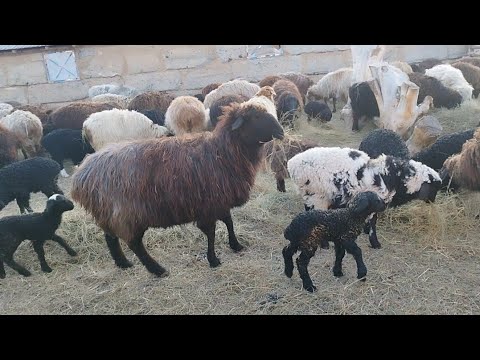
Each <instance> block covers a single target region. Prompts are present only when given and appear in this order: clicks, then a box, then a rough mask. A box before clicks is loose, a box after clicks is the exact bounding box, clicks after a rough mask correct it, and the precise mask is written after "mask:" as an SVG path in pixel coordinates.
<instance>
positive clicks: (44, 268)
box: [42, 266, 53, 273]
mask: <svg viewBox="0 0 480 360" xmlns="http://www.w3.org/2000/svg"><path fill="white" fill-rule="evenodd" d="M42 271H43V272H46V273H51V272H52V271H53V270H52V268H51V267H50V266H44V267H43V268H42Z"/></svg>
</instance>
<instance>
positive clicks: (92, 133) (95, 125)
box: [83, 109, 168, 151]
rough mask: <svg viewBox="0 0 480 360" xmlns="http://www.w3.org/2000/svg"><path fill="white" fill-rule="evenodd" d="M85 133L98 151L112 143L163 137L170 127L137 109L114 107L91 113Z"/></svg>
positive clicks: (86, 123)
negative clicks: (156, 121) (157, 122)
mask: <svg viewBox="0 0 480 360" xmlns="http://www.w3.org/2000/svg"><path fill="white" fill-rule="evenodd" d="M83 134H84V136H85V138H86V139H87V140H88V141H89V143H90V145H91V146H92V148H93V149H94V150H95V151H98V150H100V149H101V148H103V147H104V146H105V145H107V144H110V143H118V142H121V141H131V140H140V139H151V138H158V137H162V136H165V135H167V134H168V129H167V128H166V127H164V126H160V125H156V124H154V123H153V121H152V120H150V119H149V118H148V117H146V116H145V115H143V114H141V113H139V112H137V111H133V110H120V109H112V110H105V111H101V112H97V113H94V114H92V115H90V116H89V117H88V118H87V120H85V122H84V123H83Z"/></svg>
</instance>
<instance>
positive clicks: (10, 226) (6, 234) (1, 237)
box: [0, 194, 77, 279]
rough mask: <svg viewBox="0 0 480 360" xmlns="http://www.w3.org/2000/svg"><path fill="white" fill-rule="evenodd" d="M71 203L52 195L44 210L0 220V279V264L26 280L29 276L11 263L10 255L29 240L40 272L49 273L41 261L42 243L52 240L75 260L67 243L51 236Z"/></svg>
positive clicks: (0, 276)
mask: <svg viewBox="0 0 480 360" xmlns="http://www.w3.org/2000/svg"><path fill="white" fill-rule="evenodd" d="M73 207H74V205H73V203H72V202H71V201H70V200H68V199H67V198H66V197H65V196H63V195H60V194H54V195H52V196H51V197H50V198H49V199H48V200H47V206H46V207H45V210H44V211H43V212H41V213H33V214H27V215H14V216H6V217H4V218H2V219H0V279H4V278H5V275H6V274H5V267H4V263H5V264H7V265H8V266H10V267H11V268H12V269H13V270H15V271H17V272H18V273H19V274H20V275H23V276H30V275H31V273H30V271H28V270H27V269H25V268H24V267H23V266H22V265H20V264H19V263H17V262H16V261H15V260H14V259H13V254H14V253H15V251H16V250H17V248H18V246H19V245H20V244H21V243H22V241H24V240H31V242H32V244H33V249H34V250H35V252H36V253H37V255H38V260H39V261H40V267H41V269H42V271H43V272H51V271H52V269H51V268H50V266H48V264H47V262H46V260H45V250H44V248H43V245H44V244H45V241H47V240H52V241H55V242H56V243H58V244H59V245H60V246H62V247H63V248H64V249H65V250H66V251H67V253H68V255H70V256H76V255H77V252H76V251H75V250H73V249H72V248H71V247H70V246H69V245H68V244H67V242H66V241H65V240H64V239H63V238H62V237H60V236H59V235H57V234H55V232H56V231H57V229H58V227H59V226H60V224H61V222H62V215H63V213H64V212H65V211H70V210H72V209H73Z"/></svg>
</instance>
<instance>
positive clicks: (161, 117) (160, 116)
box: [141, 110, 165, 126]
mask: <svg viewBox="0 0 480 360" xmlns="http://www.w3.org/2000/svg"><path fill="white" fill-rule="evenodd" d="M141 113H142V114H143V115H145V116H146V117H148V118H149V119H150V120H152V121H153V123H154V124H157V125H160V126H165V113H164V112H163V111H161V110H145V111H141Z"/></svg>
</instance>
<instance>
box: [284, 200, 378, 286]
mask: <svg viewBox="0 0 480 360" xmlns="http://www.w3.org/2000/svg"><path fill="white" fill-rule="evenodd" d="M385 208H386V205H385V202H384V201H383V200H382V199H381V198H380V197H379V196H378V195H377V194H376V193H374V192H371V191H366V192H361V193H359V194H357V195H356V196H355V197H353V198H352V200H350V201H349V203H348V204H347V207H346V208H343V209H335V210H311V211H305V212H303V213H300V214H299V215H297V216H296V217H295V218H294V219H293V220H292V222H291V223H290V225H288V226H287V228H286V229H285V231H284V236H285V239H287V240H288V241H290V244H289V245H287V246H285V247H284V248H283V250H282V254H283V258H284V261H285V275H286V276H287V277H289V278H290V277H292V275H293V267H294V266H293V255H294V254H295V253H296V252H297V251H298V250H300V251H301V253H300V256H299V257H298V258H297V260H296V262H297V267H298V272H299V273H300V277H301V278H302V282H303V288H304V289H305V290H307V291H309V292H313V291H315V290H316V287H315V286H314V285H313V283H312V279H311V278H310V275H309V274H308V264H309V262H310V259H311V258H312V257H313V256H314V255H315V251H316V250H317V248H318V246H319V245H320V243H321V242H324V241H332V242H333V243H334V244H335V265H334V266H333V275H334V276H337V277H339V276H343V272H342V260H343V257H344V256H345V251H347V252H348V253H349V254H352V255H353V257H354V258H355V261H356V263H357V278H358V279H362V278H364V277H365V276H366V275H367V267H366V266H365V264H364V262H363V259H362V250H361V249H360V248H359V247H358V245H357V244H356V243H355V240H356V239H357V237H358V235H360V233H361V232H362V229H363V226H364V225H365V221H366V219H367V218H368V217H369V216H370V215H371V214H372V213H377V212H380V211H384V210H385Z"/></svg>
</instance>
